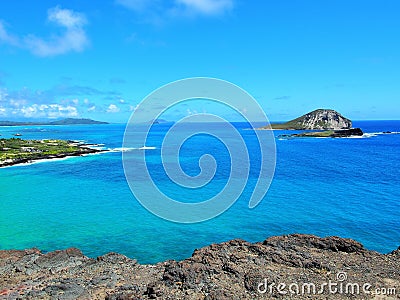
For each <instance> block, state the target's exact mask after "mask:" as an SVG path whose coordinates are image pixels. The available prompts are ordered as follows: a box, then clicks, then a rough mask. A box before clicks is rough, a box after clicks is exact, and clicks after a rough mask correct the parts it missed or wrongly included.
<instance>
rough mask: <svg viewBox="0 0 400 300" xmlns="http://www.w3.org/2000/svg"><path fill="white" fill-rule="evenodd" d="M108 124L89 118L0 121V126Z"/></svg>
mask: <svg viewBox="0 0 400 300" xmlns="http://www.w3.org/2000/svg"><path fill="white" fill-rule="evenodd" d="M97 124H108V123H107V122H101V121H95V120H91V119H74V118H67V119H61V120H56V121H51V122H15V121H0V126H42V125H97Z"/></svg>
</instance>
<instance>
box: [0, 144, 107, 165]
mask: <svg viewBox="0 0 400 300" xmlns="http://www.w3.org/2000/svg"><path fill="white" fill-rule="evenodd" d="M101 151H102V150H98V149H93V148H90V147H89V145H86V144H82V143H79V142H74V141H64V140H23V139H20V138H11V139H0V168H1V167H5V166H12V165H16V164H22V163H29V162H33V161H37V160H42V159H54V158H63V157H67V156H80V155H84V154H91V153H97V152H101Z"/></svg>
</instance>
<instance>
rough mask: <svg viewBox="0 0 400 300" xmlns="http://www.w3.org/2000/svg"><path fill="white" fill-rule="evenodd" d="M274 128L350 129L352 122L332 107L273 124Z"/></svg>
mask: <svg viewBox="0 0 400 300" xmlns="http://www.w3.org/2000/svg"><path fill="white" fill-rule="evenodd" d="M271 127H272V129H288V130H289V129H293V130H340V129H350V128H351V127H352V122H351V121H350V120H349V119H347V118H345V117H343V116H342V115H341V114H340V113H338V112H337V111H335V110H332V109H317V110H314V111H312V112H309V113H307V114H305V115H303V116H301V117H298V118H296V119H294V120H291V121H289V122H286V123H283V124H272V125H271Z"/></svg>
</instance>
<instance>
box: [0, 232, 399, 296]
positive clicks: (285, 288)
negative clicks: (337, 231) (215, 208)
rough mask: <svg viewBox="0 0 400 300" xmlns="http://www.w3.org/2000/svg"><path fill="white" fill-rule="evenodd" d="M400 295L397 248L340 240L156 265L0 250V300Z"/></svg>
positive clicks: (235, 246)
mask: <svg viewBox="0 0 400 300" xmlns="http://www.w3.org/2000/svg"><path fill="white" fill-rule="evenodd" d="M328 283H329V284H328ZM328 285H329V288H328ZM289 287H290V288H289ZM293 293H296V294H293ZM399 293H400V247H399V249H397V250H395V251H393V252H392V253H390V254H379V253H377V252H374V251H369V250H367V249H365V248H364V247H363V246H362V245H361V244H360V243H358V242H356V241H353V240H350V239H343V238H339V237H327V238H320V237H316V236H312V235H299V234H294V235H287V236H278V237H271V238H268V239H266V240H265V241H263V242H259V243H249V242H246V241H244V240H232V241H229V242H225V243H221V244H212V245H210V246H207V247H204V248H202V249H198V250H195V251H194V253H193V255H192V257H190V258H188V259H185V260H183V261H180V262H177V261H173V260H170V261H166V262H161V263H158V264H156V265H141V264H139V263H137V262H136V261H135V260H132V259H129V258H127V257H125V256H123V255H121V254H116V253H109V254H106V255H104V256H100V257H98V258H96V259H92V258H88V257H86V256H84V255H83V254H82V252H81V251H80V250H78V249H75V248H70V249H67V250H62V251H54V252H49V253H42V252H41V251H39V250H38V249H28V250H22V251H19V250H3V251H0V299H109V300H111V299H115V300H116V299H258V298H264V299H265V298H278V299H286V298H290V297H294V298H296V299H310V298H312V299H357V298H359V299H372V298H375V299H398V298H399V296H398V295H399ZM382 295H383V296H382ZM396 297H397V298H396Z"/></svg>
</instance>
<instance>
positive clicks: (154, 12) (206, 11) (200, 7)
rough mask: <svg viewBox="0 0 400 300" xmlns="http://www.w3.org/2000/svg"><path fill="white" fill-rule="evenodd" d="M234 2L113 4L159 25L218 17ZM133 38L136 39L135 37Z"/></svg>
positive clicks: (129, 0)
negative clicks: (180, 19)
mask: <svg viewBox="0 0 400 300" xmlns="http://www.w3.org/2000/svg"><path fill="white" fill-rule="evenodd" d="M234 1H235V0H173V1H160V0H116V1H115V2H116V3H117V4H119V5H121V6H124V7H126V8H128V9H130V10H132V11H135V12H136V13H140V14H141V15H142V16H144V17H145V19H147V21H148V22H152V23H154V24H156V25H157V24H158V25H159V24H160V23H162V22H163V21H164V20H165V19H168V18H169V19H171V18H176V17H179V16H193V15H204V16H213V15H220V14H223V13H226V12H228V11H229V10H231V9H233V7H234ZM163 19H164V20H163ZM131 38H132V37H131ZM133 38H134V39H137V37H136V36H134V37H133Z"/></svg>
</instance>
